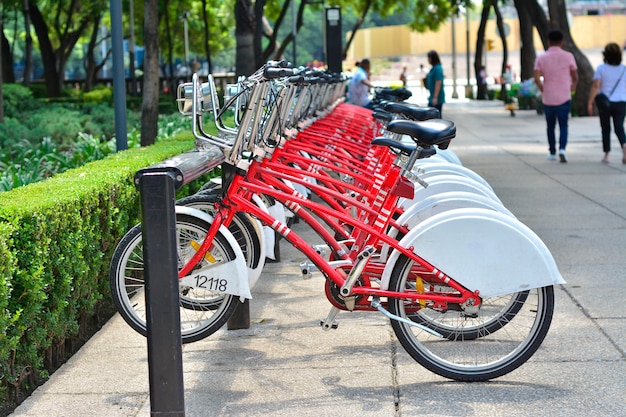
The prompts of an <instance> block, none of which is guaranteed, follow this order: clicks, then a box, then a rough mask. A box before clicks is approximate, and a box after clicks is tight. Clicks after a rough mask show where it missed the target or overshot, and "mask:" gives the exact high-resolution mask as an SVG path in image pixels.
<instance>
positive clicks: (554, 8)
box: [548, 0, 594, 116]
mask: <svg viewBox="0 0 626 417" xmlns="http://www.w3.org/2000/svg"><path fill="white" fill-rule="evenodd" d="M548 10H549V11H550V26H551V27H552V28H554V29H559V30H560V31H561V32H563V40H564V43H563V49H565V50H566V51H570V52H571V53H572V54H573V55H574V59H575V60H576V66H577V67H578V85H577V86H576V93H575V94H574V96H573V98H572V114H573V115H574V116H589V114H588V113H587V101H588V100H589V92H590V91H591V85H592V84H593V73H594V69H593V67H592V66H591V63H589V60H588V59H587V57H586V56H585V55H584V54H583V53H582V52H581V51H580V49H578V47H577V46H576V43H574V40H573V39H572V35H571V34H570V30H569V23H568V22H567V11H566V10H567V9H566V8H565V0H549V1H548Z"/></svg>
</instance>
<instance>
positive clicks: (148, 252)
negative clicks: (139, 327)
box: [138, 171, 185, 417]
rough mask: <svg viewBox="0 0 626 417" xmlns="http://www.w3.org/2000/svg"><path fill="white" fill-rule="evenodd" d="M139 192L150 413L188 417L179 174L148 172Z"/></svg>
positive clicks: (140, 177) (142, 177)
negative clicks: (178, 246)
mask: <svg viewBox="0 0 626 417" xmlns="http://www.w3.org/2000/svg"><path fill="white" fill-rule="evenodd" d="M138 180H139V190H140V193H141V207H142V222H141V225H142V226H141V231H142V235H143V236H142V239H143V254H144V272H145V288H146V295H145V296H146V322H147V323H146V324H147V330H148V368H149V380H150V414H151V415H152V416H163V417H184V416H185V401H184V383H183V359H182V342H181V337H180V334H181V333H180V332H181V327H180V312H179V295H178V269H177V265H178V262H177V250H176V212H175V208H174V204H175V201H176V194H175V184H176V180H175V175H174V174H172V173H169V172H163V171H161V172H145V173H143V174H142V175H140V176H139V178H138Z"/></svg>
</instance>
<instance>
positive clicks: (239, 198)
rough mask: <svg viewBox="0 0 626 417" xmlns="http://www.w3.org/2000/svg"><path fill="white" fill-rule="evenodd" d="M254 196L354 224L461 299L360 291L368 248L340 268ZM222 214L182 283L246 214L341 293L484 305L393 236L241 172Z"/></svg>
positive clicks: (374, 268) (376, 271)
mask: <svg viewBox="0 0 626 417" xmlns="http://www.w3.org/2000/svg"><path fill="white" fill-rule="evenodd" d="M294 179H295V178H294ZM250 193H254V194H267V195H269V196H271V197H273V198H275V199H276V200H278V201H281V202H283V203H284V204H285V205H289V204H290V203H291V202H293V203H296V204H298V205H300V206H302V207H305V208H307V209H309V210H311V211H313V212H316V213H325V214H327V215H329V216H334V217H336V218H338V219H339V220H340V221H341V222H345V223H347V224H350V225H352V226H353V227H355V228H356V229H359V230H360V231H362V232H363V233H365V234H367V235H368V236H371V237H372V238H373V239H375V240H378V241H379V242H381V243H385V244H387V245H389V246H390V247H392V248H394V249H396V250H398V251H399V252H400V253H401V254H402V255H405V256H407V257H409V258H410V259H412V260H413V261H415V262H416V263H417V264H418V265H419V268H420V275H421V276H427V277H428V279H429V280H431V281H436V282H440V283H442V284H444V285H446V286H447V287H451V288H453V289H454V290H456V291H457V292H458V293H459V294H458V295H438V294H432V293H430V294H424V293H418V292H394V291H389V290H383V289H379V288H375V287H372V286H369V285H368V286H358V285H356V286H355V285H354V284H355V283H356V282H357V280H358V279H359V278H361V275H362V274H361V272H362V271H366V274H365V277H366V278H367V273H368V272H369V271H368V268H367V266H368V264H369V263H370V262H371V261H370V256H371V253H370V254H369V255H364V253H367V252H368V248H367V247H366V248H365V249H364V250H363V251H360V252H359V253H358V254H357V256H355V257H353V258H351V257H349V256H343V258H342V259H341V260H339V261H336V262H334V261H327V260H326V259H325V258H324V257H323V256H322V255H321V254H319V253H318V252H317V251H316V250H315V249H314V248H312V247H311V246H310V244H308V243H307V242H306V241H305V240H304V239H302V238H301V237H300V236H299V235H297V233H295V232H294V231H293V230H292V229H290V228H289V227H288V226H287V225H285V224H283V223H281V222H279V221H277V220H276V219H275V218H273V217H272V216H271V215H269V214H268V213H266V212H264V211H263V210H261V209H259V208H258V207H257V206H256V205H255V204H253V203H252V202H251V201H250V199H249V194H250ZM365 208H366V206H363V209H365ZM216 209H217V212H216V213H215V216H214V218H213V223H212V225H211V227H210V229H209V230H208V232H207V235H206V237H205V239H204V241H203V242H202V245H201V246H200V248H199V249H198V251H197V253H196V254H195V255H194V256H193V257H192V258H191V259H190V261H189V262H188V263H187V264H186V265H185V266H184V267H183V268H182V269H181V270H180V272H179V277H180V278H182V277H184V276H186V275H187V274H189V273H190V271H191V270H192V269H193V267H194V265H195V264H197V263H198V262H199V261H200V260H201V259H202V257H203V256H204V253H206V251H208V250H209V249H210V247H211V241H212V239H213V238H214V236H215V235H216V233H217V231H218V229H219V227H220V225H222V224H223V225H226V226H227V225H228V224H229V222H230V221H231V220H232V217H233V216H234V214H235V213H236V212H245V213H248V214H251V215H253V216H255V217H257V218H258V219H259V220H260V221H261V222H262V223H263V224H266V225H268V226H270V227H271V228H272V229H273V230H275V231H276V232H277V233H279V234H280V235H281V236H283V237H284V238H285V239H286V240H287V241H289V243H291V244H292V245H293V246H294V247H295V248H296V249H297V250H299V251H300V252H302V253H303V254H304V255H305V256H306V257H308V258H309V259H310V260H311V262H313V264H314V265H315V266H316V267H317V268H318V269H319V270H320V271H321V272H322V273H323V274H324V275H325V276H326V277H327V279H329V280H330V281H332V283H334V284H335V285H336V286H338V287H340V288H348V287H350V288H349V293H350V295H355V296H367V297H376V298H380V297H383V298H384V297H394V298H403V299H407V300H412V301H413V302H419V301H424V300H429V301H432V302H434V303H436V304H438V305H442V304H446V303H454V304H462V303H465V302H468V301H469V300H470V299H472V301H471V302H472V303H474V305H477V304H478V303H479V302H480V299H479V294H477V293H475V292H472V291H470V290H468V289H466V288H464V287H463V286H462V285H460V284H459V283H457V282H456V281H454V279H452V278H451V277H449V276H447V275H446V274H445V273H443V272H442V271H439V270H438V269H437V268H436V267H435V266H433V265H431V264H430V263H428V262H427V261H426V260H424V259H422V258H421V257H419V256H418V255H417V254H415V253H413V251H412V250H411V248H404V247H401V246H400V245H398V242H397V241H396V240H395V239H393V238H391V237H389V236H387V235H386V234H384V233H381V232H380V231H379V230H377V229H376V228H374V227H372V226H369V225H367V224H363V223H361V222H360V221H359V220H358V219H354V218H352V217H351V216H350V215H347V214H345V213H341V212H338V211H336V210H333V209H332V208H329V207H327V206H325V205H322V204H319V203H316V202H313V201H310V200H308V199H305V198H302V197H298V196H295V195H293V194H286V193H284V192H282V191H280V190H276V189H273V188H271V187H268V186H267V185H265V184H259V183H254V182H251V181H247V180H246V177H245V176H244V175H242V173H240V172H237V173H235V176H234V178H233V179H232V183H231V184H230V185H229V186H228V187H227V189H226V192H225V196H224V198H223V202H222V203H220V204H217V205H216ZM369 210H371V209H369ZM355 252H356V250H352V251H351V253H352V256H354V253H355ZM372 252H373V251H372ZM338 266H339V267H341V268H345V267H347V266H350V267H351V269H350V271H351V272H350V273H349V274H348V277H346V275H345V273H344V272H343V269H339V268H338ZM357 266H358V267H357ZM355 269H356V270H357V271H356V273H355V274H352V271H354V270H355ZM359 270H360V271H359ZM370 270H371V272H372V273H373V274H374V275H376V274H378V275H379V274H380V272H381V271H382V265H380V264H378V265H377V264H376V263H372V264H371V266H370ZM351 274H352V275H351ZM368 282H369V279H368ZM369 309H370V310H374V309H376V308H375V307H372V306H370V308H369Z"/></svg>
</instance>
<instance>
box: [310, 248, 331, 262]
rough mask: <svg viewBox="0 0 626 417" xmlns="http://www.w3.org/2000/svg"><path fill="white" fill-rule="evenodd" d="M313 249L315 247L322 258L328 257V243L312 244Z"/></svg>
mask: <svg viewBox="0 0 626 417" xmlns="http://www.w3.org/2000/svg"><path fill="white" fill-rule="evenodd" d="M313 249H315V251H316V252H317V253H319V254H320V256H322V257H323V258H325V259H328V252H329V247H328V245H315V246H313Z"/></svg>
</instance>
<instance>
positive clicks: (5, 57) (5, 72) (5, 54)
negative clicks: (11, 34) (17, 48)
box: [0, 28, 15, 83]
mask: <svg viewBox="0 0 626 417" xmlns="http://www.w3.org/2000/svg"><path fill="white" fill-rule="evenodd" d="M3 29H4V28H3ZM0 34H1V35H2V36H0V42H2V53H1V54H0V59H1V60H2V76H3V80H4V82H5V83H14V82H15V72H14V71H13V55H12V54H11V45H10V44H9V40H8V39H7V38H6V36H4V30H3V31H2V32H1V33H0Z"/></svg>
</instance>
